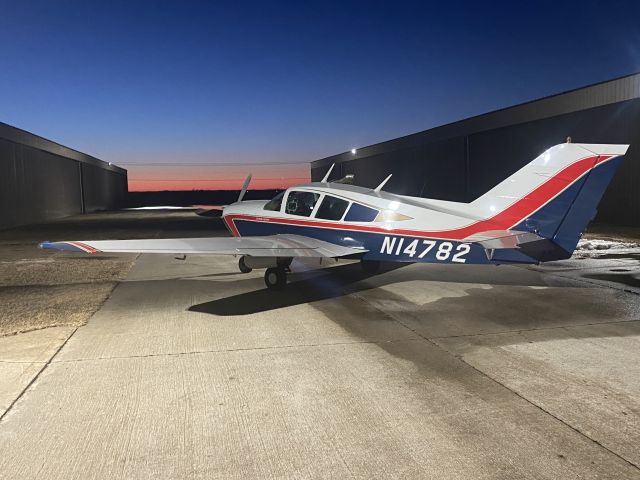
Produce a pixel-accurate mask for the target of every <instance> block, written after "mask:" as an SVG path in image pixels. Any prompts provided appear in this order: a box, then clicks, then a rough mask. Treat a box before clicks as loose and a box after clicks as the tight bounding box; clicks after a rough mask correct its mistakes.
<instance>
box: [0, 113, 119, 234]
mask: <svg viewBox="0 0 640 480" xmlns="http://www.w3.org/2000/svg"><path fill="white" fill-rule="evenodd" d="M126 195H127V171H126V170H124V169H122V168H120V167H116V166H115V165H111V164H109V163H107V162H103V161H102V160H98V159H97V158H94V157H91V156H89V155H86V154H84V153H80V152H78V151H76V150H72V149H71V148H68V147H64V146H62V145H59V144H57V143H55V142H52V141H50V140H47V139H44V138H42V137H39V136H37V135H34V134H32V133H29V132H26V131H24V130H20V129H18V128H15V127H12V126H10V125H7V124H4V123H0V205H1V206H2V208H1V209H0V229H1V228H8V227H13V226H16V225H25V224H29V223H35V222H41V221H45V220H50V219H53V218H58V217H63V216H66V215H73V214H77V213H88V212H94V211H97V210H110V209H114V208H118V207H121V206H122V205H123V204H124V202H125V201H126Z"/></svg>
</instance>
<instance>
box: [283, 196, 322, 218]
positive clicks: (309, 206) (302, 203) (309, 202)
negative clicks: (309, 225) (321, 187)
mask: <svg viewBox="0 0 640 480" xmlns="http://www.w3.org/2000/svg"><path fill="white" fill-rule="evenodd" d="M319 197H320V194H319V193H313V192H300V191H296V190H293V191H291V192H289V196H288V197H287V206H286V208H285V212H286V213H288V214H290V215H300V216H301V217H308V216H309V215H311V212H313V207H315V205H316V202H317V201H318V198H319Z"/></svg>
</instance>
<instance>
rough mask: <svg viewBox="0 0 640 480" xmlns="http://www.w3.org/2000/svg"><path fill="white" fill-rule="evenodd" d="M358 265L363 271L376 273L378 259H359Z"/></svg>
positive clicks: (378, 267) (378, 265) (378, 264)
mask: <svg viewBox="0 0 640 480" xmlns="http://www.w3.org/2000/svg"><path fill="white" fill-rule="evenodd" d="M360 266H361V267H362V271H363V272H364V273H369V274H372V273H376V272H377V271H378V270H380V262H379V261H378V260H360Z"/></svg>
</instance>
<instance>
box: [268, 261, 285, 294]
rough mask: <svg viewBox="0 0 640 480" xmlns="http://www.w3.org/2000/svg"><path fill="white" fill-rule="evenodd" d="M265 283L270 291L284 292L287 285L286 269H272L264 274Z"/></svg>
mask: <svg viewBox="0 0 640 480" xmlns="http://www.w3.org/2000/svg"><path fill="white" fill-rule="evenodd" d="M264 283H265V285H266V286H267V288H268V289H269V290H282V289H283V288H284V287H285V285H286V284H287V271H286V270H285V267H271V268H267V270H266V271H265V272H264Z"/></svg>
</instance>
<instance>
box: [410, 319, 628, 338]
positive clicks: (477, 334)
mask: <svg viewBox="0 0 640 480" xmlns="http://www.w3.org/2000/svg"><path fill="white" fill-rule="evenodd" d="M633 322H640V318H632V319H628V320H614V321H612V322H593V323H576V324H573V325H559V326H557V327H540V328H524V329H520V330H505V331H502V332H486V333H469V334H465V335H442V336H439V337H423V338H429V339H431V340H441V339H442V340H444V339H447V338H469V337H488V336H491V335H509V334H518V333H523V332H538V331H546V330H560V329H564V328H578V327H597V326H599V325H617V324H622V323H633Z"/></svg>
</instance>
